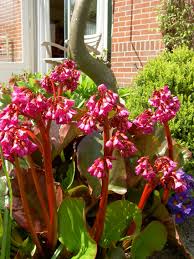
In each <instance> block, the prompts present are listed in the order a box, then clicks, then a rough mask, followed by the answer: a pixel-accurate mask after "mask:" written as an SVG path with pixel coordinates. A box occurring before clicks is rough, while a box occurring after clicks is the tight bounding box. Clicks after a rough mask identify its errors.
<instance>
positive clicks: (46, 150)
mask: <svg viewBox="0 0 194 259" xmlns="http://www.w3.org/2000/svg"><path fill="white" fill-rule="evenodd" d="M37 124H38V126H39V129H40V134H41V137H42V142H43V162H44V169H45V177H46V187H47V197H48V207H49V219H50V221H49V228H48V243H49V245H50V247H51V248H52V249H54V247H55V245H56V243H57V205H56V195H55V189H54V186H55V185H54V177H53V172H52V156H51V143H50V138H49V130H48V129H46V127H45V125H44V123H43V121H42V119H41V118H40V119H39V120H38V121H37Z"/></svg>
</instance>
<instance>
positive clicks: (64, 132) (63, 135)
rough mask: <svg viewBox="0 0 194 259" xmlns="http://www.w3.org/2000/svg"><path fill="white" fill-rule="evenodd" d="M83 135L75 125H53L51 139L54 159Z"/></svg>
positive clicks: (53, 123)
mask: <svg viewBox="0 0 194 259" xmlns="http://www.w3.org/2000/svg"><path fill="white" fill-rule="evenodd" d="M80 135H82V133H81V131H80V130H79V129H78V128H77V127H76V125H75V124H73V123H72V124H65V125H57V124H56V123H55V122H52V123H51V128H50V137H51V142H52V146H53V150H52V153H53V157H56V156H57V155H59V154H60V153H61V151H62V150H63V149H64V148H65V147H67V146H68V145H69V144H70V143H71V141H73V140H74V139H75V138H76V137H78V136H80Z"/></svg>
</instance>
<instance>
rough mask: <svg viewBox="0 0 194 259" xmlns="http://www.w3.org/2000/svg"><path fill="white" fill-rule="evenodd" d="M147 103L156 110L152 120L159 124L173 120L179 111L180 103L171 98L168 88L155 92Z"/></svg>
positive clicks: (174, 97)
mask: <svg viewBox="0 0 194 259" xmlns="http://www.w3.org/2000/svg"><path fill="white" fill-rule="evenodd" d="M149 103H150V104H151V105H152V106H153V107H155V108H157V109H156V111H155V113H154V115H153V119H154V120H155V121H160V122H161V123H164V122H167V121H169V120H171V119H173V118H174V117H175V115H176V113H177V112H178V111H179V109H180V102H179V100H178V98H177V97H176V96H172V95H171V92H170V90H169V88H168V86H164V88H163V89H161V90H159V91H155V92H154V93H153V96H152V98H151V99H150V100H149Z"/></svg>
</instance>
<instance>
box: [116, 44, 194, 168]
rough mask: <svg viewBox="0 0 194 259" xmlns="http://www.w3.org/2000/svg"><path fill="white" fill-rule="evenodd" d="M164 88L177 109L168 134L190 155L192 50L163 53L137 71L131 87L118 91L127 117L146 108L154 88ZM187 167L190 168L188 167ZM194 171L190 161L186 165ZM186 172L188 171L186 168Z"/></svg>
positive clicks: (193, 139) (193, 142)
mask: <svg viewBox="0 0 194 259" xmlns="http://www.w3.org/2000/svg"><path fill="white" fill-rule="evenodd" d="M164 85H168V86H169V88H170V90H171V92H172V93H173V94H174V95H177V96H178V98H179V100H180V102H181V109H180V111H179V112H178V114H177V116H176V118H175V119H174V120H172V121H171V122H170V128H171V130H172V135H173V137H174V138H176V139H177V140H178V141H179V143H181V144H183V145H184V146H186V147H187V148H189V150H190V151H191V152H192V153H193V154H194V51H193V50H190V49H188V48H187V47H179V48H177V49H174V50H173V52H168V51H165V52H163V53H161V54H160V55H159V56H158V57H156V58H155V59H153V60H151V61H149V62H148V63H147V64H146V65H145V66H144V68H143V70H142V71H140V72H139V74H138V76H137V78H136V80H135V82H134V85H133V87H130V88H128V89H121V90H120V95H121V96H122V95H123V96H125V95H126V96H125V97H123V98H124V99H125V102H126V106H127V108H128V109H129V112H130V116H131V118H135V117H136V116H137V115H138V114H139V113H141V112H142V111H143V110H144V109H147V108H148V107H149V105H148V99H149V98H150V96H151V95H152V92H153V91H154V90H155V89H160V88H162V87H163V86H164ZM190 166H191V167H190ZM189 168H190V169H191V168H194V161H191V162H190V163H189ZM187 169H188V168H187Z"/></svg>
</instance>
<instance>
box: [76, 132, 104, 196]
mask: <svg viewBox="0 0 194 259" xmlns="http://www.w3.org/2000/svg"><path fill="white" fill-rule="evenodd" d="M102 156H103V139H102V135H101V134H99V133H97V132H95V133H93V134H90V135H88V136H86V137H84V138H83V139H82V140H81V141H80V143H79V145H78V148H77V166H78V170H79V171H80V174H81V176H84V177H85V178H86V179H87V181H88V184H89V185H90V187H91V188H92V190H93V194H94V195H96V196H98V195H99V194H100V192H101V184H100V181H99V179H98V178H97V177H94V176H91V175H90V174H89V173H88V168H89V167H90V166H91V165H92V164H93V162H94V160H95V159H97V158H98V157H102Z"/></svg>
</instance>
